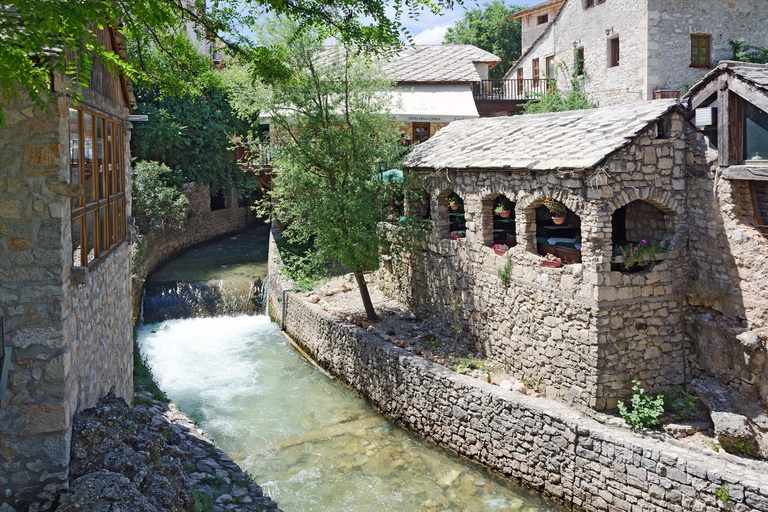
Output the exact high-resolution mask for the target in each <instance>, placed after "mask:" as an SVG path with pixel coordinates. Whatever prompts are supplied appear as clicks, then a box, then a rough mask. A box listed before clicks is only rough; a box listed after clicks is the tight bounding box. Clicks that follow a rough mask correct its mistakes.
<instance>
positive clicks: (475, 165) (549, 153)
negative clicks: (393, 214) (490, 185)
mask: <svg viewBox="0 0 768 512" xmlns="http://www.w3.org/2000/svg"><path fill="white" fill-rule="evenodd" d="M676 104H677V102H676V101H675V100H656V101H642V102H637V103H631V104H628V105H617V106H613V107H604V108H596V109H590V110H573V111H569V112H557V113H550V114H535V115H518V116H512V117H491V118H481V119H466V120H461V121H454V122H452V123H451V124H449V125H448V126H446V127H445V128H443V129H442V130H440V131H439V132H437V134H436V135H435V136H434V137H432V138H431V139H429V140H428V141H426V142H423V143H421V144H419V145H418V146H415V147H414V149H413V151H412V152H411V153H410V154H409V155H408V157H407V158H406V161H405V165H406V166H408V167H411V168H424V169H536V170H555V169H586V168H590V167H594V166H596V165H598V164H599V163H601V162H602V161H603V160H604V159H605V158H606V157H607V156H609V155H610V154H611V153H613V152H614V151H617V150H619V149H621V148H622V147H624V146H625V145H627V144H628V143H630V142H631V141H632V140H634V139H635V138H636V137H637V136H638V135H639V134H640V133H642V132H643V131H644V130H645V129H646V128H647V127H648V126H649V125H650V124H651V123H653V122H655V121H657V120H659V119H660V118H661V117H662V116H663V115H664V114H666V113H667V112H669V111H670V110H671V109H673V108H674V107H675V105H676Z"/></svg>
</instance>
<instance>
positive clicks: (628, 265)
mask: <svg viewBox="0 0 768 512" xmlns="http://www.w3.org/2000/svg"><path fill="white" fill-rule="evenodd" d="M666 251H667V248H666V247H665V246H664V245H658V244H654V243H649V242H648V240H640V242H639V243H629V244H627V245H620V246H619V247H616V248H615V249H614V252H615V253H616V254H617V255H619V256H621V257H623V258H624V261H623V263H622V264H623V265H624V270H640V269H643V268H646V267H648V268H653V266H654V265H656V256H657V255H658V254H662V253H664V252H666Z"/></svg>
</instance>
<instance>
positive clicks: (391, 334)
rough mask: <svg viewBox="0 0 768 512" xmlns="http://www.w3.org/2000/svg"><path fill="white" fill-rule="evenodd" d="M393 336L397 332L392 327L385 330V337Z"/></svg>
mask: <svg viewBox="0 0 768 512" xmlns="http://www.w3.org/2000/svg"><path fill="white" fill-rule="evenodd" d="M395 334H397V332H396V331H395V330H394V329H393V328H392V327H390V328H389V329H387V335H388V336H394V335H395Z"/></svg>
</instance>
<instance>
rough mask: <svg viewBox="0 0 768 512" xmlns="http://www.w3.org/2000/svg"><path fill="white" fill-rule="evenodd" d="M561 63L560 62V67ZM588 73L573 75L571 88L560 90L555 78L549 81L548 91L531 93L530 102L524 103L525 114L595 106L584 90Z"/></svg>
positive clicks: (583, 108)
mask: <svg viewBox="0 0 768 512" xmlns="http://www.w3.org/2000/svg"><path fill="white" fill-rule="evenodd" d="M560 65H561V64H558V68H559V67H560ZM585 77H586V75H582V76H579V77H571V84H570V89H568V90H566V91H562V90H560V88H559V87H558V86H557V82H556V81H555V80H548V81H547V92H545V93H531V94H530V98H529V100H528V102H527V103H526V104H525V105H523V113H524V114H542V113H545V112H564V111H568V110H585V109H590V108H595V105H594V104H593V103H592V102H591V101H589V97H588V96H587V94H586V93H585V92H584V90H583V80H584V78H585Z"/></svg>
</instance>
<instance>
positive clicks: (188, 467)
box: [181, 460, 197, 473]
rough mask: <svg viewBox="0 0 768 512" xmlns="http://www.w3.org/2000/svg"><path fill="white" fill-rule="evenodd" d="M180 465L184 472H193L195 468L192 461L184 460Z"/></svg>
mask: <svg viewBox="0 0 768 512" xmlns="http://www.w3.org/2000/svg"><path fill="white" fill-rule="evenodd" d="M181 467H182V468H183V469H184V472H185V473H194V472H195V471H196V470H197V467H196V466H195V465H194V463H192V462H190V461H188V460H186V461H184V463H183V464H182V465H181Z"/></svg>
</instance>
